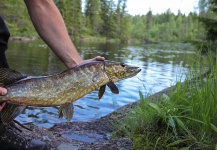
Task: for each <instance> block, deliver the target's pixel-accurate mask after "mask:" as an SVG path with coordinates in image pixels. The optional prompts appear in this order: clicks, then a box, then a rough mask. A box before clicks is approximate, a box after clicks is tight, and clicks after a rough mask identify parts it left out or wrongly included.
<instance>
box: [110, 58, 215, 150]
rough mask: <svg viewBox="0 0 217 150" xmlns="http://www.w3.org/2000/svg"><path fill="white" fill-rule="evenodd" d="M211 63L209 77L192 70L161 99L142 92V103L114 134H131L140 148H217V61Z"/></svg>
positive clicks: (136, 146) (120, 123) (116, 135)
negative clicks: (155, 99) (155, 98)
mask: <svg viewBox="0 0 217 150" xmlns="http://www.w3.org/2000/svg"><path fill="white" fill-rule="evenodd" d="M198 64H199V63H198ZM210 64H211V65H210V69H211V73H210V74H209V75H207V76H206V80H204V78H203V77H199V78H196V79H194V80H193V81H192V80H190V79H191V78H192V76H193V75H192V74H195V72H194V73H190V75H189V76H188V78H187V79H186V82H185V83H184V84H182V83H180V82H177V84H176V89H175V90H174V91H171V92H170V93H169V94H168V95H166V94H163V95H162V96H161V97H160V100H158V101H153V100H150V99H149V98H144V96H143V94H142V93H141V92H140V93H139V94H140V105H137V106H135V107H134V108H133V109H132V110H131V111H130V112H129V114H128V115H127V116H126V117H125V118H124V119H122V120H120V121H118V122H116V124H115V125H114V127H115V131H114V132H113V136H114V137H124V136H127V137H130V138H131V139H132V140H133V143H134V145H133V147H134V149H138V150H140V149H141V150H142V149H147V150H149V149H182V150H188V149H217V61H216V60H213V59H211V58H210ZM196 74H199V73H197V72H196Z"/></svg>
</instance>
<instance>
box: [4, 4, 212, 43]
mask: <svg viewBox="0 0 217 150" xmlns="http://www.w3.org/2000/svg"><path fill="white" fill-rule="evenodd" d="M200 1H204V0H200ZM55 3H56V5H57V7H58V8H59V10H60V12H61V14H62V16H63V18H64V20H65V23H66V26H67V29H68V32H69V34H70V36H71V37H72V38H76V39H78V38H86V37H87V38H88V37H91V36H94V37H106V38H107V39H119V40H120V41H123V42H124V41H127V40H129V39H138V40H141V41H146V42H149V41H151V42H158V41H186V40H193V39H203V38H204V35H205V33H206V30H205V28H204V27H203V26H202V23H201V21H200V20H199V19H198V17H199V16H200V15H201V14H202V13H200V14H198V13H194V12H191V13H189V14H187V15H186V14H182V12H181V11H178V13H177V14H174V13H172V12H171V11H170V9H168V10H166V11H165V12H164V13H162V14H153V13H152V11H151V10H149V11H148V13H147V14H145V15H136V16H132V15H130V14H128V12H127V0H118V1H117V2H116V3H115V2H114V0H85V4H84V5H82V1H81V0H55ZM0 9H1V12H0V13H1V14H2V16H3V17H4V18H5V20H6V23H7V25H8V26H9V29H10V32H11V35H12V36H36V35H37V33H36V32H35V30H34V28H33V26H32V24H31V21H30V19H29V16H28V13H27V10H26V8H25V5H24V3H23V1H14V0H2V1H0ZM203 13H204V14H207V13H210V12H207V11H206V12H203ZM204 14H203V15H204ZM51 17H52V16H51Z"/></svg>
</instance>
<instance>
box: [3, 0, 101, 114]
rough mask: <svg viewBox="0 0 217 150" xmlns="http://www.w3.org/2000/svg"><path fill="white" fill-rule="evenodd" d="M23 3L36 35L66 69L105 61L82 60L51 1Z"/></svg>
mask: <svg viewBox="0 0 217 150" xmlns="http://www.w3.org/2000/svg"><path fill="white" fill-rule="evenodd" d="M24 2H25V4H26V6H27V9H28V12H29V16H30V18H31V20H32V22H33V25H34V26H35V29H36V30H37V32H38V34H39V35H40V37H41V38H42V39H43V40H44V41H45V43H46V44H47V45H48V46H49V47H50V48H51V49H52V51H53V52H54V53H55V54H56V55H57V57H58V58H59V59H60V60H61V61H62V62H63V63H64V64H65V65H66V67H67V68H73V67H75V66H77V65H79V64H81V63H82V62H86V61H92V60H101V61H103V60H105V58H104V57H100V56H97V57H95V58H93V59H89V60H84V61H83V60H82V58H81V57H80V55H79V53H78V52H77V50H76V48H75V46H74V44H73V43H72V41H71V39H70V37H69V35H68V32H67V29H66V26H65V23H64V20H63V18H62V16H61V14H60V12H59V10H58V8H57V7H56V5H55V4H54V2H53V0H24ZM5 94H7V90H6V89H5V88H2V87H0V95H5ZM5 104H6V102H4V103H1V104H0V112H1V111H2V109H3V108H4V107H5Z"/></svg>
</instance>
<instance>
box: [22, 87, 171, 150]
mask: <svg viewBox="0 0 217 150" xmlns="http://www.w3.org/2000/svg"><path fill="white" fill-rule="evenodd" d="M174 89H175V86H172V87H169V88H166V89H164V90H162V91H160V92H157V93H155V94H153V95H150V96H149V98H151V99H152V100H159V98H160V96H161V95H162V94H164V93H165V94H168V93H169V92H170V91H172V90H174ZM138 104H140V101H139V100H138V101H135V102H133V103H130V104H127V105H125V106H123V107H121V108H119V109H117V110H115V111H114V112H112V113H110V114H108V115H106V116H104V117H101V118H100V119H97V120H92V121H87V122H64V123H57V124H55V125H54V126H53V127H51V128H44V127H38V126H35V125H33V124H28V125H26V126H27V127H29V128H31V129H32V130H33V131H28V130H25V129H23V132H22V134H23V135H24V137H26V138H30V139H38V140H42V141H44V142H46V143H47V144H48V147H49V149H51V150H64V149H70V150H71V149H72V150H86V149H103V150H119V149H125V150H132V149H133V142H132V141H131V139H130V138H128V137H123V138H117V139H112V138H111V133H112V131H113V128H112V124H113V123H114V122H115V121H118V120H120V119H121V118H123V117H124V116H125V115H127V113H128V112H129V111H130V110H131V108H132V107H134V106H135V105H138Z"/></svg>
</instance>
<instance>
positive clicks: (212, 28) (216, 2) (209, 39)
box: [193, 0, 217, 52]
mask: <svg viewBox="0 0 217 150" xmlns="http://www.w3.org/2000/svg"><path fill="white" fill-rule="evenodd" d="M202 2H203V3H205V4H207V3H208V4H209V5H206V6H207V12H206V15H205V16H204V14H203V15H202V16H200V17H199V21H200V22H202V24H203V25H204V27H205V30H206V37H205V39H204V41H194V42H193V44H194V45H196V46H197V47H202V50H203V52H205V51H206V50H207V48H208V49H211V50H212V51H215V52H216V51H217V49H216V47H217V19H216V16H217V7H216V6H217V0H209V1H205V0H201V1H200V3H199V4H201V3H202ZM205 4H204V5H205ZM210 11H211V12H212V13H213V14H214V15H210V16H209V15H208V14H210V13H211V12H210Z"/></svg>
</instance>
